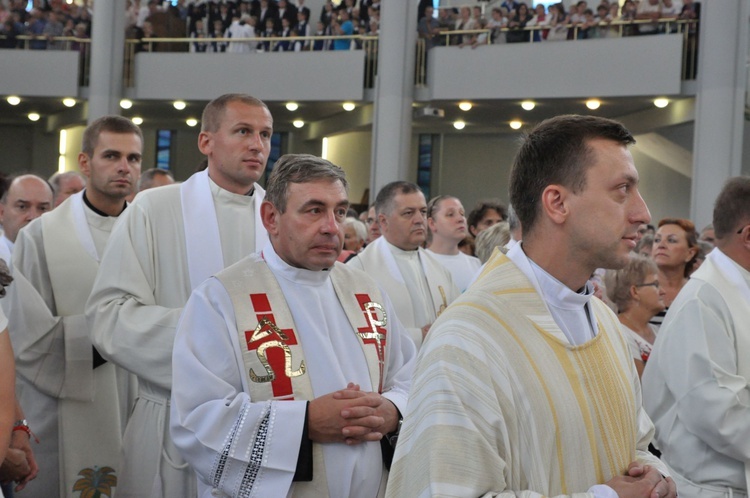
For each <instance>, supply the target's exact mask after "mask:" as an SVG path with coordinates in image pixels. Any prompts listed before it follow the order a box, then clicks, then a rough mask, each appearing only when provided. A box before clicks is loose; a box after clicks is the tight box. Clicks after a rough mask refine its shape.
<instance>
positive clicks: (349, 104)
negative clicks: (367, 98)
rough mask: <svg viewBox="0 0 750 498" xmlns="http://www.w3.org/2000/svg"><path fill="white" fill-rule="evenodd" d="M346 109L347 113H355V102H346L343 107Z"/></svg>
mask: <svg viewBox="0 0 750 498" xmlns="http://www.w3.org/2000/svg"><path fill="white" fill-rule="evenodd" d="M341 107H343V108H344V110H345V111H346V112H349V111H353V110H354V108H355V107H357V106H356V105H354V102H344V104H343V105H342V106H341Z"/></svg>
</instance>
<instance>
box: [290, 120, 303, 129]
mask: <svg viewBox="0 0 750 498" xmlns="http://www.w3.org/2000/svg"><path fill="white" fill-rule="evenodd" d="M292 124H293V125H294V127H295V128H302V127H303V126H305V122H304V121H302V120H301V119H295V120H294V121H292Z"/></svg>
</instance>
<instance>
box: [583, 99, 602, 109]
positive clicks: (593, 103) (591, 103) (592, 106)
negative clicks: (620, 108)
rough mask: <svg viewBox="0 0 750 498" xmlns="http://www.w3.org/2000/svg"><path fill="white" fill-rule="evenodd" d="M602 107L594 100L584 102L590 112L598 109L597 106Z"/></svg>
mask: <svg viewBox="0 0 750 498" xmlns="http://www.w3.org/2000/svg"><path fill="white" fill-rule="evenodd" d="M600 105H602V103H601V102H599V101H598V100H596V99H590V100H587V101H586V107H588V108H589V109H591V110H592V111H595V110H596V109H599V106H600Z"/></svg>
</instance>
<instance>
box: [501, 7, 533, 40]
mask: <svg viewBox="0 0 750 498" xmlns="http://www.w3.org/2000/svg"><path fill="white" fill-rule="evenodd" d="M529 21H531V14H530V13H529V7H528V6H527V5H526V4H525V3H524V2H521V3H520V4H518V10H517V11H516V14H515V15H514V16H512V17H511V19H510V22H509V23H508V27H509V28H511V31H508V34H507V36H506V38H507V40H508V43H519V42H528V41H529V40H531V32H530V31H526V30H525V28H526V25H527V24H528V23H529Z"/></svg>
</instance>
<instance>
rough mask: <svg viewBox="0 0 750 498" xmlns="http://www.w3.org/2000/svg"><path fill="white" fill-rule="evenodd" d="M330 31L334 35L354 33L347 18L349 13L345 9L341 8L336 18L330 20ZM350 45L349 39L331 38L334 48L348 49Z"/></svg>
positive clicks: (352, 26)
mask: <svg viewBox="0 0 750 498" xmlns="http://www.w3.org/2000/svg"><path fill="white" fill-rule="evenodd" d="M331 31H332V33H333V34H334V35H335V36H351V35H352V34H353V33H354V25H353V24H352V22H351V21H350V20H349V13H348V12H347V11H346V10H345V9H344V10H341V12H340V13H339V18H338V19H334V20H333V21H331ZM351 47H352V40H351V39H348V38H344V39H338V40H333V49H334V50H350V49H351Z"/></svg>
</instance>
